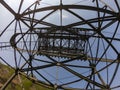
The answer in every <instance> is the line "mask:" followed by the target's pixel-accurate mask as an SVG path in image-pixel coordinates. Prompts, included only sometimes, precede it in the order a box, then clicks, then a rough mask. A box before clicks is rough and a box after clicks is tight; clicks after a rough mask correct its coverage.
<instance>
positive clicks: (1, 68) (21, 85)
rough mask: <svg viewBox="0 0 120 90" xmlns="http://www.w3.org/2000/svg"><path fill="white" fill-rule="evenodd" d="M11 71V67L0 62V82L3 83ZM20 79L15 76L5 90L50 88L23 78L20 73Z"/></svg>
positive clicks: (12, 71)
mask: <svg viewBox="0 0 120 90" xmlns="http://www.w3.org/2000/svg"><path fill="white" fill-rule="evenodd" d="M13 73H14V70H13V69H11V68H10V67H8V66H6V65H3V64H1V63H0V84H1V85H4V84H5V82H6V81H7V80H8V79H9V78H10V76H12V74H13ZM20 79H21V81H20V80H19V79H18V76H16V77H15V78H14V79H13V81H12V82H11V83H10V84H9V85H8V86H7V88H6V89H5V90H51V89H48V88H45V87H42V86H40V85H37V84H34V83H33V82H32V81H30V80H29V79H27V78H25V77H24V76H21V75H20Z"/></svg>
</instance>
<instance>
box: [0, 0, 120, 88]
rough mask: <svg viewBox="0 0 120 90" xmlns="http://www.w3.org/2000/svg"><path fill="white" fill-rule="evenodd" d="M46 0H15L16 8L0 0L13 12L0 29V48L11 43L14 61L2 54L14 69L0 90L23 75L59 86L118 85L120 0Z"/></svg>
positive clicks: (45, 83) (104, 86) (98, 86)
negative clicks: (51, 0)
mask: <svg viewBox="0 0 120 90" xmlns="http://www.w3.org/2000/svg"><path fill="white" fill-rule="evenodd" d="M11 1H12V0H11ZM47 1H50V0H42V1H41V0H37V1H34V0H31V2H28V1H25V0H18V1H14V0H13V1H12V3H17V6H18V8H16V7H14V5H13V6H12V5H11V4H10V3H9V2H7V0H0V3H1V5H2V6H3V8H4V9H6V10H8V11H9V12H10V14H11V16H12V19H11V20H10V22H8V24H7V25H5V27H4V29H2V30H1V33H0V37H1V39H0V40H1V41H0V42H1V43H2V44H1V46H0V48H1V53H2V54H3V53H4V51H3V50H2V49H4V48H10V49H11V50H12V54H10V56H11V60H12V61H13V62H14V66H12V65H11V64H10V63H9V62H8V60H9V58H6V56H4V55H1V56H0V59H1V61H2V62H4V63H6V64H7V65H9V66H10V67H11V68H13V69H14V70H15V73H14V74H13V75H12V76H11V77H10V79H9V80H8V81H7V82H6V83H5V85H4V86H3V87H2V88H1V89H3V90H4V89H5V88H6V87H7V86H8V84H9V83H10V82H11V81H12V80H13V79H14V78H15V77H16V76H17V75H18V74H21V75H23V76H25V77H26V78H29V79H30V80H31V81H33V82H36V83H39V84H40V85H42V86H45V87H47V88H50V89H55V90H56V89H57V90H58V89H60V90H61V89H62V90H71V89H72V90H78V89H79V90H83V89H85V90H88V89H90V90H95V89H103V90H111V89H112V90H113V89H117V90H118V89H119V88H120V84H119V83H120V82H119V79H120V78H119V72H120V71H119V69H120V67H119V58H120V54H119V50H120V47H119V44H120V39H119V32H120V31H119V29H120V26H119V24H120V22H119V20H120V5H119V3H120V1H119V0H112V1H107V0H84V1H80V0H76V1H75V0H70V2H66V1H65V0H63V1H62V0H60V1H58V0H54V1H53V2H47ZM76 2H77V3H76ZM27 3H29V4H28V5H27ZM48 3H51V4H48ZM1 23H2V22H1ZM9 30H11V32H9V33H10V34H9V33H8V31H9ZM5 35H8V36H7V37H6V39H4V40H3V38H4V37H5ZM6 52H7V50H6ZM116 81H117V82H118V83H115V82H116Z"/></svg>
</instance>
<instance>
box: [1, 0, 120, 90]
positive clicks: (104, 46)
mask: <svg viewBox="0 0 120 90" xmlns="http://www.w3.org/2000/svg"><path fill="white" fill-rule="evenodd" d="M4 1H5V2H6V3H7V4H8V5H9V6H10V7H11V8H12V9H13V10H14V11H15V12H18V8H19V3H20V0H4ZM35 1H36V0H24V2H23V5H22V9H21V12H20V13H22V12H23V11H24V10H25V9H26V8H27V7H29V6H30V5H31V4H32V3H34V2H35ZM100 1H102V2H99V3H100V8H102V7H103V6H104V5H107V7H108V8H107V9H108V10H110V11H112V12H115V13H117V12H118V9H117V7H116V4H115V2H114V0H111V1H108V0H100ZM117 1H118V3H120V1H119V0H117ZM62 2H63V4H64V5H69V4H70V5H71V4H72V5H86V6H95V7H96V4H95V3H93V2H92V0H69V2H68V0H67V1H66V0H63V1H62ZM55 5H60V0H52V1H51V0H42V1H40V5H38V6H37V8H38V9H39V8H43V7H49V6H55ZM31 10H33V7H31ZM70 10H71V11H73V12H74V13H76V14H77V15H79V16H81V17H83V18H85V19H92V18H96V17H97V16H98V15H97V12H96V11H89V10H82V9H70ZM51 11H52V10H48V11H44V12H37V13H36V14H35V19H38V20H39V19H41V18H42V17H44V16H45V15H47V14H48V13H50V12H51ZM103 14H104V13H103V12H100V15H101V16H102V15H103ZM60 15H61V12H60V10H58V11H56V12H55V13H53V14H51V15H50V16H48V17H46V18H45V19H44V20H43V21H45V22H49V23H52V24H56V25H60V24H61V23H60V20H61V19H60ZM30 16H31V17H32V14H31V15H30ZM106 16H111V15H110V14H106ZM24 17H28V15H25V16H24ZM12 20H14V16H13V15H12V14H11V13H10V12H9V11H8V10H6V8H5V7H4V6H3V5H1V4H0V33H1V32H2V31H3V30H4V29H5V28H6V26H7V25H8V24H9V23H10V22H11V21H12ZM78 21H81V20H79V18H78V17H76V16H74V15H73V14H71V13H70V12H68V11H66V10H62V25H69V24H70V23H74V22H78ZM109 22H111V21H105V22H103V24H102V27H104V26H105V25H107V24H108V23H109ZM20 23H21V27H22V32H23V33H24V32H26V31H27V30H28V27H27V26H26V25H25V24H23V23H22V22H20ZM26 23H27V24H30V23H29V22H27V21H26ZM15 24H17V27H15V26H16V25H15ZM92 25H93V26H95V27H96V28H97V27H98V23H92ZM117 25H118V29H117V31H116V33H117V34H116V33H115V29H116V27H117ZM35 27H44V25H42V24H40V25H36V26H35ZM77 27H80V28H89V29H91V27H90V26H89V25H87V24H85V25H78V26H77ZM15 28H16V30H17V31H16V32H17V33H19V32H21V31H20V27H19V23H18V22H17V23H16V21H14V22H13V23H12V24H11V25H10V26H9V27H8V29H7V30H6V31H5V32H4V33H3V34H2V35H1V37H0V43H1V42H9V41H10V39H11V37H12V36H13V35H14V33H15ZM119 28H120V26H119V22H118V21H116V22H115V23H113V24H112V25H110V26H109V27H108V28H106V29H104V30H103V31H102V34H103V35H104V36H105V37H113V36H114V37H116V38H120V31H119ZM91 32H92V33H94V32H93V31H91ZM114 34H115V35H114ZM21 36H22V35H18V36H17V37H16V39H19V38H20V37H21ZM96 36H98V34H96ZM27 37H30V36H29V34H27V35H25V36H24V39H26V40H27ZM34 37H37V36H36V35H33V36H32V40H37V38H35V39H34ZM21 41H23V40H21ZM28 41H29V39H28ZM108 42H111V41H110V40H108ZM108 42H107V41H106V40H104V39H98V38H97V39H96V38H95V37H92V38H90V40H89V42H87V43H86V47H87V45H90V46H88V47H87V48H85V49H86V51H87V55H88V56H93V57H99V58H100V57H102V58H108V59H113V60H115V59H116V58H117V57H118V56H117V54H116V52H115V50H117V52H119V51H120V47H119V44H120V42H119V41H112V42H111V44H113V46H114V47H115V50H114V49H113V48H112V47H111V46H109V44H108ZM7 44H9V43H7ZM1 45H6V44H5V43H1ZM18 46H20V45H19V44H18ZM20 47H22V48H23V49H26V48H25V47H24V45H21V46H20ZM98 47H99V48H98ZM90 48H91V49H92V50H90ZM0 49H1V51H0V57H2V58H3V59H5V60H6V61H7V62H8V63H9V64H10V65H12V66H14V67H15V60H14V59H15V58H16V57H17V65H18V66H19V67H21V65H23V63H24V62H25V60H24V58H23V56H24V57H25V59H26V60H28V58H29V55H27V54H28V53H27V54H26V52H22V51H20V52H22V55H23V56H21V55H20V53H19V52H17V53H16V55H15V54H14V52H15V51H14V49H11V48H5V49H4V48H0ZM97 50H98V51H99V52H97ZM105 50H106V51H105ZM96 53H98V55H96ZM104 53H105V54H104ZM103 54H104V56H102V55H103ZM15 56H16V57H15ZM21 58H22V59H21ZM35 58H37V59H44V60H45V61H50V60H49V59H48V58H46V57H45V56H39V55H38V56H37V55H35ZM54 59H55V60H57V61H64V60H66V59H63V58H55V57H54ZM45 64H47V63H42V62H40V63H39V62H38V61H33V65H35V66H40V65H41V66H42V65H45ZM67 64H74V65H79V66H89V63H88V61H82V60H80V61H73V62H70V63H67ZM108 64H110V63H105V62H100V63H98V67H97V70H100V69H102V68H104V67H105V66H106V65H108ZM26 67H27V65H26V66H24V68H26ZM70 68H71V69H73V70H75V71H76V72H78V73H81V74H82V73H83V75H84V76H87V75H89V74H90V73H91V70H90V69H85V68H75V67H74V68H72V67H70ZM115 68H117V64H112V65H110V67H108V68H106V69H105V70H102V71H101V72H100V75H101V77H102V78H103V79H104V80H105V82H106V83H110V81H111V79H112V77H113V74H114V71H115ZM111 69H112V70H111ZM38 72H40V73H41V74H42V75H44V76H45V77H48V79H49V80H51V81H52V82H53V83H58V84H62V83H63V82H64V83H65V82H68V81H72V80H76V79H78V77H76V76H74V75H73V74H71V73H69V72H68V71H66V70H65V69H63V68H61V67H59V66H54V67H51V68H45V69H42V70H41V69H40V70H38ZM107 72H109V73H110V74H111V75H110V74H109V75H108V73H107ZM34 73H35V76H36V77H38V79H40V80H43V81H45V80H44V79H43V78H41V77H39V74H38V73H37V72H34ZM63 73H64V76H63ZM118 74H119V70H117V73H116V76H115V79H114V80H115V81H114V82H113V83H112V85H111V86H113V87H114V86H117V85H119V83H120V80H119V81H118V79H120V78H119V76H118ZM107 76H109V78H107ZM55 77H58V78H59V79H60V80H58V81H57V80H56V79H55ZM67 77H71V78H67ZM116 77H117V78H116ZM64 78H66V79H64ZM96 81H97V82H100V80H99V75H96ZM83 85H84V86H86V85H87V83H86V81H84V80H83V82H78V83H75V84H70V85H68V87H74V88H79V87H82V88H84V86H83ZM118 89H119V88H118ZM118 89H115V90H118Z"/></svg>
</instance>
